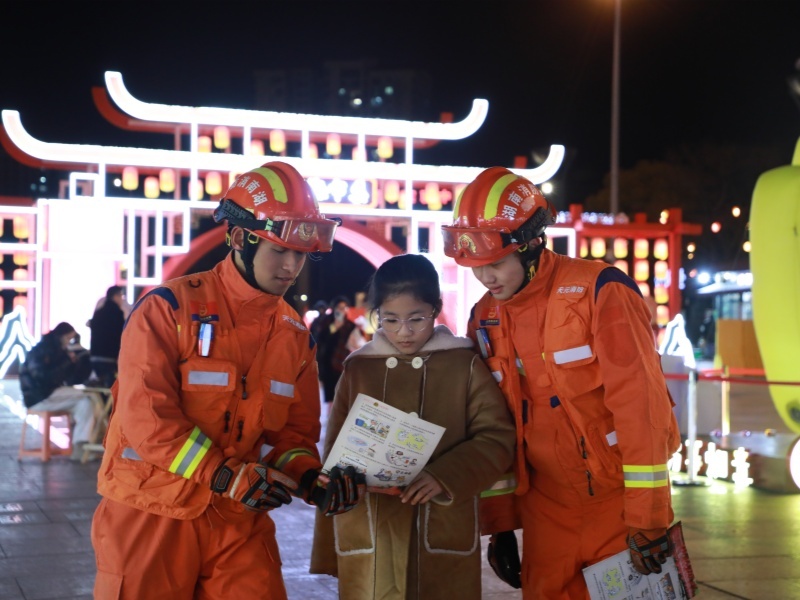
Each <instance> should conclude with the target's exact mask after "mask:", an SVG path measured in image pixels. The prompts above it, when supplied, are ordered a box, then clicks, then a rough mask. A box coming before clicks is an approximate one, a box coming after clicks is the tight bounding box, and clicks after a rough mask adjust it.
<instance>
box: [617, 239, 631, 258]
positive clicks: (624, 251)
mask: <svg viewBox="0 0 800 600" xmlns="http://www.w3.org/2000/svg"><path fill="white" fill-rule="evenodd" d="M614 257H615V258H628V239H627V238H616V239H615V240H614Z"/></svg>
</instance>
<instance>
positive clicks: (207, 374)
mask: <svg viewBox="0 0 800 600" xmlns="http://www.w3.org/2000/svg"><path fill="white" fill-rule="evenodd" d="M189 383H191V384H192V385H221V386H227V385H228V373H220V372H218V371H189Z"/></svg>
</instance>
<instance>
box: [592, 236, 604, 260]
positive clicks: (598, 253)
mask: <svg viewBox="0 0 800 600" xmlns="http://www.w3.org/2000/svg"><path fill="white" fill-rule="evenodd" d="M605 255H606V240H605V239H604V238H592V256H593V257H594V258H603V257H604V256H605Z"/></svg>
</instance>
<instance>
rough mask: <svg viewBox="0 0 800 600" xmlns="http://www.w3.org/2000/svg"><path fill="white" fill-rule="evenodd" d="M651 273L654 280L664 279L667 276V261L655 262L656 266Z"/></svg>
mask: <svg viewBox="0 0 800 600" xmlns="http://www.w3.org/2000/svg"><path fill="white" fill-rule="evenodd" d="M653 272H654V274H655V277H656V279H666V278H667V276H668V275H669V268H668V265H667V261H665V260H657V261H656V264H655V265H653Z"/></svg>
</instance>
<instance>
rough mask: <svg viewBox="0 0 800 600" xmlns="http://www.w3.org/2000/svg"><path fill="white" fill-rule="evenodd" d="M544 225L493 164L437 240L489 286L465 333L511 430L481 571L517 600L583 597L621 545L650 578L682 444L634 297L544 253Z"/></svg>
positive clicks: (527, 185) (612, 274) (535, 193)
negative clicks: (504, 487) (485, 567)
mask: <svg viewBox="0 0 800 600" xmlns="http://www.w3.org/2000/svg"><path fill="white" fill-rule="evenodd" d="M555 217H556V213H555V210H554V209H553V207H552V206H551V205H550V203H549V202H548V201H547V200H546V199H545V197H544V196H543V195H542V193H541V192H540V191H539V190H538V189H537V188H536V186H534V185H533V184H532V183H531V182H530V181H528V180H527V179H525V178H523V177H520V176H518V175H515V174H514V173H512V172H511V171H509V170H508V169H505V168H502V167H492V168H490V169H487V170H485V171H483V172H482V173H481V174H480V175H478V177H477V178H476V179H475V180H474V181H472V182H471V183H470V184H469V185H468V186H467V187H466V188H465V190H464V192H463V194H462V195H461V197H460V198H459V199H458V201H457V203H456V206H455V210H454V222H453V224H452V225H451V226H447V227H444V228H443V234H444V243H445V253H446V254H447V255H448V256H450V257H452V258H454V259H455V261H456V262H457V263H458V264H459V265H462V266H465V267H471V268H472V271H473V273H474V275H475V277H476V278H477V279H478V280H479V281H480V282H481V283H482V284H483V285H484V286H485V287H486V288H487V289H488V292H487V293H486V294H485V295H484V296H483V297H482V298H481V299H480V300H479V301H478V303H477V304H476V305H475V306H474V307H473V311H472V315H471V317H470V323H469V330H470V335H471V336H472V337H473V338H474V339H475V340H476V341H477V342H478V346H479V347H480V349H481V353H482V355H483V357H484V359H485V361H486V363H487V364H488V366H489V368H490V370H491V371H492V373H493V374H494V376H495V379H497V380H498V382H499V384H500V387H501V388H502V390H503V392H504V394H505V397H506V400H507V402H508V406H509V409H510V410H511V412H512V414H513V415H514V418H515V421H516V424H517V449H516V461H515V473H514V475H515V477H516V480H517V485H516V490H515V492H514V494H513V495H512V494H505V495H503V494H500V495H494V496H492V497H491V498H488V499H485V500H484V501H483V503H482V507H481V510H482V527H483V533H484V534H491V538H490V545H489V556H488V558H489V562H490V564H491V565H492V567H493V568H494V570H495V572H496V573H497V574H498V576H499V577H500V578H501V579H503V580H504V581H506V582H507V583H509V584H510V585H512V586H513V587H516V588H519V587H522V591H523V597H524V598H526V599H529V598H543V599H547V600H556V599H561V598H563V599H565V600H566V599H569V600H575V599H576V598H588V597H589V596H588V591H587V588H586V584H585V583H584V579H583V575H582V573H581V569H583V568H584V567H586V566H588V565H590V564H593V563H596V562H598V561H600V560H601V559H603V558H607V557H609V556H611V555H613V554H616V553H618V552H620V551H622V550H625V549H626V548H629V549H630V553H631V559H632V562H633V565H634V566H635V568H636V569H637V570H638V571H639V572H641V573H650V572H660V570H661V564H663V562H664V561H665V560H666V557H667V556H668V555H669V554H670V552H671V548H670V544H669V541H668V537H667V528H668V527H669V526H670V524H671V523H672V520H673V512H672V507H671V499H670V485H669V477H668V471H667V461H668V459H669V458H670V456H671V455H672V453H673V452H674V451H676V450H677V448H678V445H679V434H678V427H677V423H676V421H675V417H674V415H673V411H672V407H673V403H672V400H671V398H670V396H669V393H668V391H667V387H666V382H665V380H664V377H663V374H662V371H661V363H660V358H659V355H658V353H657V351H656V348H655V340H654V338H653V331H652V329H651V328H650V312H649V310H648V308H647V305H646V304H645V303H644V301H643V299H642V295H641V292H640V291H639V288H638V286H637V285H636V283H635V282H634V281H633V280H631V279H630V278H629V277H628V276H627V275H625V274H624V273H623V272H622V271H620V270H618V269H616V268H614V267H611V266H609V265H607V264H604V263H599V262H592V261H587V260H581V259H575V258H571V257H567V256H562V255H558V254H555V253H553V252H552V251H550V250H548V249H547V248H545V244H546V238H545V228H546V227H547V226H548V225H552V224H553V223H555ZM520 527H521V528H522V560H521V564H520V557H519V551H518V545H517V538H516V535H515V533H514V530H515V529H518V528H520Z"/></svg>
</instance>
